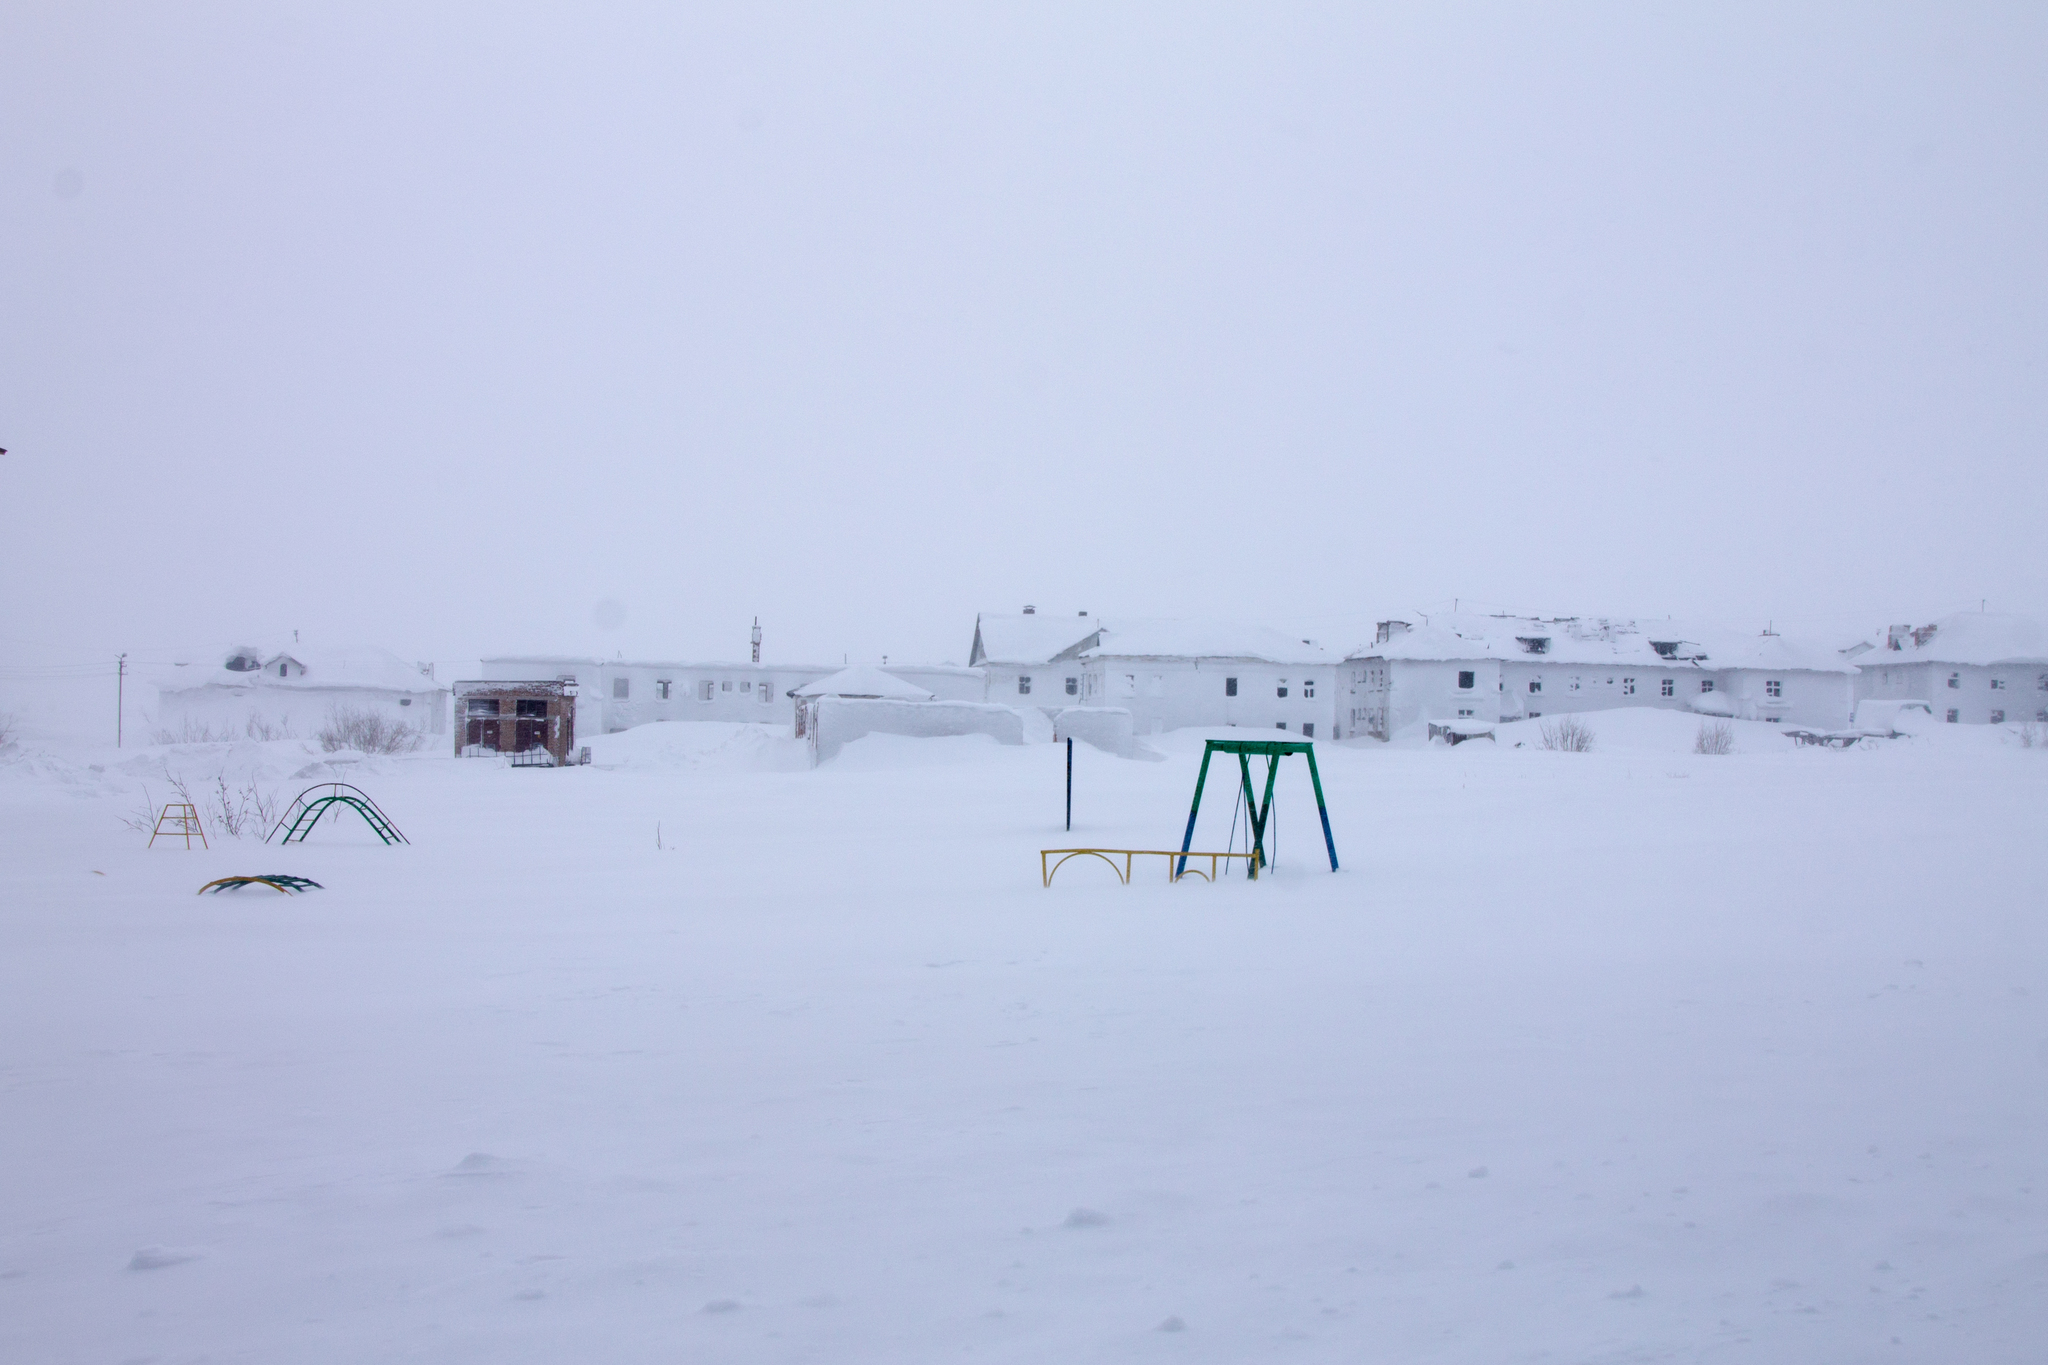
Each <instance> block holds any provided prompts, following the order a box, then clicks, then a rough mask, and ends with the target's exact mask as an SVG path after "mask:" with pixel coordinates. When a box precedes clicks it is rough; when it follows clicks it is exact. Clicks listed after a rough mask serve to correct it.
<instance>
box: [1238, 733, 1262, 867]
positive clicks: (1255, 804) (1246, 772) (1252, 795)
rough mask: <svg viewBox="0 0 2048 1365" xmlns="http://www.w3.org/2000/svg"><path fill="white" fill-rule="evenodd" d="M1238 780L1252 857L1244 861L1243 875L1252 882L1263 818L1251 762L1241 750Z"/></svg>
mask: <svg viewBox="0 0 2048 1365" xmlns="http://www.w3.org/2000/svg"><path fill="white" fill-rule="evenodd" d="M1237 773H1238V779H1239V781H1241V782H1242V783H1243V786H1244V817H1245V825H1246V826H1247V828H1248V830H1249V833H1250V835H1251V840H1252V856H1251V857H1249V858H1247V859H1245V864H1244V875H1245V876H1246V877H1248V878H1250V879H1251V880H1253V881H1257V880H1258V876H1259V858H1260V849H1259V836H1260V835H1261V834H1262V833H1263V832H1264V829H1265V826H1264V821H1263V818H1262V817H1261V816H1260V814H1259V793H1258V791H1257V789H1255V788H1254V787H1253V786H1252V761H1251V759H1250V758H1249V757H1248V756H1247V755H1246V754H1245V753H1244V751H1243V750H1239V751H1238V755H1237Z"/></svg>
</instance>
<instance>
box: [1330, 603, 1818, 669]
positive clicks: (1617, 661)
mask: <svg viewBox="0 0 2048 1365" xmlns="http://www.w3.org/2000/svg"><path fill="white" fill-rule="evenodd" d="M1392 624H1393V629H1392V631H1391V632H1390V633H1389V638H1387V639H1385V640H1380V641H1375V642H1373V643H1370V644H1362V645H1359V646H1358V647H1357V648H1355V649H1353V650H1352V651H1350V653H1349V655H1348V656H1347V657H1349V658H1353V659H1427V660H1443V661H1445V662H1449V661H1451V660H1456V659H1500V660H1518V661H1522V662H1539V661H1540V662H1542V663H1546V664H1560V665H1574V664H1576V665H1582V666H1588V667H1605V666H1615V667H1619V666H1623V665H1633V666H1636V667H1641V668H1657V667H1664V668H1673V667H1692V668H1699V669H1720V668H1775V669H1784V670H1787V671H1806V672H1820V673H1853V672H1855V671H1856V669H1855V666H1854V665H1853V664H1851V663H1849V662H1848V661H1847V659H1845V658H1844V657H1843V655H1842V653H1841V651H1839V650H1837V649H1834V648H1832V647H1830V646H1829V645H1827V644H1824V643H1816V642H1813V641H1806V640H1795V639H1793V638H1791V637H1788V636H1784V635H1765V634H1749V633H1747V632H1743V631H1736V630H1730V629H1727V628H1725V627H1721V626H1711V625H1702V624H1700V623H1698V622H1684V621H1673V620H1668V619H1666V620H1656V621H1634V620H1620V619H1614V618H1608V617H1552V618H1547V619H1546V618H1543V617H1534V616H1480V615H1476V614H1471V613H1448V614H1447V613H1439V614H1433V615H1431V617H1430V618H1429V619H1428V621H1426V622H1423V623H1420V624H1416V625H1412V626H1408V627H1407V628H1405V629H1403V627H1402V623H1398V622H1396V623H1392Z"/></svg>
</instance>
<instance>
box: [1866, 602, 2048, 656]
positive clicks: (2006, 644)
mask: <svg viewBox="0 0 2048 1365" xmlns="http://www.w3.org/2000/svg"><path fill="white" fill-rule="evenodd" d="M1893 644H1897V645H1898V646H1899V648H1897V649H1894V648H1892V645H1893ZM1876 646H1877V647H1876V649H1874V650H1872V651H1870V652H1868V653H1865V654H1863V655H1862V656H1861V657H1860V659H1859V662H1860V663H1862V665H1863V666H1864V667H1865V668H1876V667H1880V666H1882V665H1885V664H1892V665H1897V664H1902V663H1936V664H1975V665H1978V666H1980V667H1981V666H1983V665H1987V664H2003V663H2028V664H2036V663H2048V626H2043V625H2042V623H2041V622H2039V621H2037V620H2034V619H2033V618H2032V617H2028V616H2014V615H2011V614H2009V613H2006V612H1996V611H1959V612H1956V613H1955V614H1954V615H1952V616H1944V617H1942V618H1941V619H1940V620H1938V621H1935V622H1933V623H1932V624H1929V625H1925V626H1920V627H1918V628H1916V629H1913V630H1911V631H1897V632H1891V633H1888V634H1887V635H1883V636H1879V637H1878V639H1877V642H1876Z"/></svg>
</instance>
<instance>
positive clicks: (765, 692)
mask: <svg viewBox="0 0 2048 1365" xmlns="http://www.w3.org/2000/svg"><path fill="white" fill-rule="evenodd" d="M754 695H755V696H756V697H758V698H759V699H760V702H761V705H763V706H766V705H767V704H768V703H769V702H772V701H774V700H775V689H774V688H772V687H770V686H769V685H768V684H767V683H765V682H764V683H762V684H761V685H760V686H759V687H757V688H755V689H754Z"/></svg>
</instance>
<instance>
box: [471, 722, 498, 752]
mask: <svg viewBox="0 0 2048 1365" xmlns="http://www.w3.org/2000/svg"><path fill="white" fill-rule="evenodd" d="M467 738H468V741H469V742H470V743H471V744H481V745H482V746H483V747H484V748H486V749H495V748H497V747H498V722H497V721H495V720H472V721H470V723H469V734H468V736H467Z"/></svg>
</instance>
